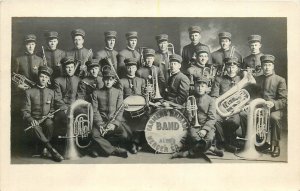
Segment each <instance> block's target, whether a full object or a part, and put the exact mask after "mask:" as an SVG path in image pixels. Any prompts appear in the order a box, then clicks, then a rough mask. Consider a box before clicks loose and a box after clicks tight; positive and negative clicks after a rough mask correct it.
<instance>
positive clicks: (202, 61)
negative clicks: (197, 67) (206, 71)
mask: <svg viewBox="0 0 300 191" xmlns="http://www.w3.org/2000/svg"><path fill="white" fill-rule="evenodd" d="M197 61H198V62H199V63H200V64H201V65H205V64H206V63H207V61H208V54H207V53H206V52H201V53H200V54H198V57H197Z"/></svg>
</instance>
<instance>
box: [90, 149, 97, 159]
mask: <svg viewBox="0 0 300 191" xmlns="http://www.w3.org/2000/svg"><path fill="white" fill-rule="evenodd" d="M88 154H89V155H90V157H92V158H97V157H98V156H99V155H98V153H97V151H95V150H93V149H88Z"/></svg>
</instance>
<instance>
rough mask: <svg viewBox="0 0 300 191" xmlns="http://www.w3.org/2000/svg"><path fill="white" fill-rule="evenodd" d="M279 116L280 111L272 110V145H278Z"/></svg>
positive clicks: (280, 114) (279, 132)
mask: <svg viewBox="0 0 300 191" xmlns="http://www.w3.org/2000/svg"><path fill="white" fill-rule="evenodd" d="M281 118H282V111H274V112H272V113H271V116H270V122H271V131H272V132H271V133H272V145H273V146H279V141H280V134H281Z"/></svg>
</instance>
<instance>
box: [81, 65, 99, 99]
mask: <svg viewBox="0 0 300 191" xmlns="http://www.w3.org/2000/svg"><path fill="white" fill-rule="evenodd" d="M86 65H87V70H88V72H89V75H88V76H87V77H85V78H84V79H82V80H81V81H80V82H79V84H78V91H77V98H78V99H84V100H86V101H88V102H91V101H92V100H91V94H92V93H93V91H94V90H96V89H100V88H102V87H103V81H102V77H100V76H99V75H98V74H99V72H100V66H99V62H98V59H93V60H92V61H87V63H86Z"/></svg>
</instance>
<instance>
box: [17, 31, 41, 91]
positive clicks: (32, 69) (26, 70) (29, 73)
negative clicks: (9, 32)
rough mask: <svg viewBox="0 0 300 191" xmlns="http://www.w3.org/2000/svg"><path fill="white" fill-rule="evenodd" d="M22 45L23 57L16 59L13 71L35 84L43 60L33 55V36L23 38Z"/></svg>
mask: <svg viewBox="0 0 300 191" xmlns="http://www.w3.org/2000/svg"><path fill="white" fill-rule="evenodd" d="M24 43H25V55H24V56H20V57H18V58H16V61H15V64H14V66H13V71H14V72H15V73H17V74H21V75H24V76H25V77H26V78H28V79H29V80H31V81H34V82H36V81H37V79H38V76H37V74H38V68H39V66H42V65H43V59H42V58H40V57H38V56H36V55H35V46H36V36H35V35H34V34H28V35H26V36H25V37H24ZM20 88H22V87H20ZM23 89H25V88H23Z"/></svg>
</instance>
